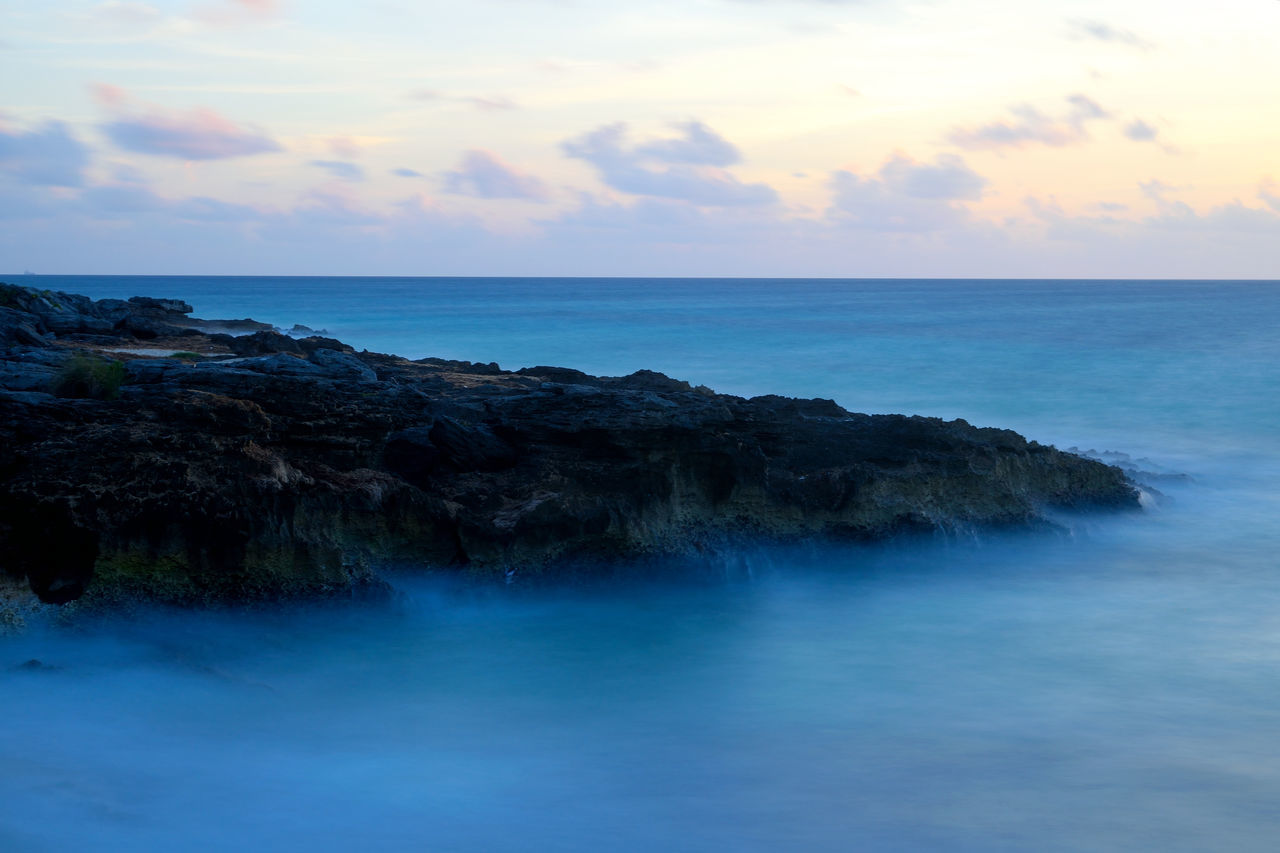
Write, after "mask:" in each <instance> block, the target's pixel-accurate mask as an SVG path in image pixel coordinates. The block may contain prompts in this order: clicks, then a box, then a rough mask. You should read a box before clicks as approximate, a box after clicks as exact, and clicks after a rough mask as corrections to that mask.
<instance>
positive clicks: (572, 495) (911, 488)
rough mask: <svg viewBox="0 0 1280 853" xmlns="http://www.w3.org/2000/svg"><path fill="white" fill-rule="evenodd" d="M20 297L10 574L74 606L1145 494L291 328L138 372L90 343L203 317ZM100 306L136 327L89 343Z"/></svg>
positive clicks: (674, 392)
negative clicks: (114, 376)
mask: <svg viewBox="0 0 1280 853" xmlns="http://www.w3.org/2000/svg"><path fill="white" fill-rule="evenodd" d="M0 308H3V309H4V311H5V312H8V313H3V314H0V330H2V329H4V328H16V327H17V326H18V325H25V326H28V327H30V328H31V329H33V330H35V331H36V332H37V333H38V334H40V335H45V334H49V335H50V336H51V337H52V338H53V340H49V339H44V340H43V342H44V343H45V344H47V345H44V346H36V345H28V346H21V345H18V344H16V343H13V344H11V345H10V346H9V347H8V348H7V349H3V350H0V572H5V573H7V574H9V575H11V576H14V577H18V578H26V579H27V581H28V583H29V584H30V586H31V588H32V589H33V590H34V591H35V592H36V594H37V595H39V596H40V597H41V598H42V599H43V600H45V601H48V602H65V601H69V600H72V599H74V598H77V597H79V596H82V595H87V596H89V597H90V598H91V599H94V600H99V601H112V600H119V599H121V598H132V597H142V598H148V599H155V600H163V601H170V602H176V603H190V604H205V603H214V602H225V601H248V600H273V599H278V598H285V597H295V596H334V595H350V594H352V592H353V591H355V590H363V589H377V588H379V582H378V580H377V578H376V575H375V574H374V571H373V568H374V567H375V566H376V565H377V564H379V563H380V562H390V563H396V564H401V565H407V564H414V565H423V566H433V567H447V566H456V567H462V566H465V567H466V568H467V570H468V571H470V572H472V573H477V574H480V575H484V574H486V573H488V574H492V575H493V576H494V577H496V578H499V579H500V578H503V577H505V576H506V574H507V572H516V573H517V574H518V576H519V577H525V576H527V575H529V574H534V573H538V572H547V573H550V572H554V571H557V570H558V568H559V567H562V566H568V565H575V564H581V563H583V561H584V560H600V559H604V560H606V561H617V560H619V559H628V558H632V557H636V556H640V555H657V554H666V553H681V552H686V551H688V550H689V549H691V548H696V547H697V543H700V542H707V541H721V540H729V539H732V538H734V537H744V536H750V537H765V538H769V539H783V540H785V539H799V538H807V537H813V536H825V537H852V538H859V539H866V538H877V537H884V536H891V535H896V534H898V533H900V532H902V531H904V530H953V529H968V528H970V527H973V526H993V525H1010V524H1015V525H1026V524H1037V523H1042V522H1043V520H1044V518H1045V516H1044V511H1045V510H1046V509H1048V508H1052V507H1110V508H1137V506H1138V502H1137V492H1136V490H1135V489H1134V487H1133V486H1132V484H1131V483H1130V482H1129V481H1128V480H1127V479H1126V478H1125V476H1124V474H1123V472H1121V471H1120V470H1119V469H1117V468H1115V467H1111V466H1109V465H1106V464H1102V463H1100V462H1098V461H1095V460H1090V459H1084V458H1081V457H1080V456H1076V455H1073V454H1069V453H1063V452H1061V451H1058V450H1056V449H1054V448H1051V447H1045V446H1042V445H1039V444H1036V443H1035V442H1029V441H1027V440H1026V439H1025V438H1023V437H1022V436H1020V435H1018V434H1017V433H1013V432H1010V431H1008V430H1000V429H982V428H978V427H974V426H972V425H970V424H968V423H966V422H964V421H950V422H945V421H941V420H938V419H936V418H922V417H903V416H898V415H875V416H871V415H862V414H851V413H849V412H846V411H845V410H843V409H842V408H840V407H839V406H838V405H836V404H835V403H834V402H832V401H830V400H792V399H789V398H785V397H777V396H763V397H756V398H754V399H750V400H745V399H742V398H739V397H732V396H728V395H722V394H715V393H714V392H712V391H710V390H709V389H706V388H692V387H691V386H690V385H689V384H688V383H686V382H682V381H680V380H676V379H672V378H670V377H667V376H664V375H662V374H660V373H654V372H651V371H639V372H637V373H635V374H632V375H631V376H627V377H620V378H607V377H604V378H602V377H593V376H588V375H587V374H584V373H582V372H580V371H576V370H571V369H568V368H553V367H534V368H526V369H523V370H521V371H518V372H515V373H510V372H506V371H503V370H502V369H501V368H499V367H498V365H496V364H493V363H490V364H474V363H471V362H465V361H449V360H444V359H421V360H418V361H407V360H405V359H401V358H397V357H395V356H390V355H380V354H376V353H368V352H361V353H356V352H354V351H353V350H352V349H351V348H350V347H347V346H345V345H342V344H340V343H338V342H335V341H331V340H329V339H324V338H319V337H313V338H308V339H303V340H301V341H295V340H293V339H292V338H289V337H288V336H285V335H280V334H279V333H277V332H274V331H269V330H266V329H259V330H257V332H256V333H255V334H252V335H249V336H246V337H244V338H233V337H229V336H225V335H221V334H215V335H209V336H206V337H201V338H199V339H195V340H193V344H200V345H201V346H202V347H212V348H216V347H217V346H218V345H225V346H226V347H228V348H231V350H232V351H234V352H236V353H237V354H238V356H239V357H231V358H225V359H224V358H204V359H201V360H200V361H198V362H194V363H188V362H184V361H181V360H176V359H169V358H124V359H123V363H122V364H119V363H117V362H114V361H111V360H109V359H103V358H102V357H101V356H100V355H99V353H98V352H96V351H92V349H87V348H91V347H94V346H106V348H110V347H109V345H104V344H102V338H103V337H105V338H107V339H108V340H110V339H111V336H112V335H114V336H115V339H116V340H118V342H119V343H118V344H117V346H119V345H128V343H129V342H130V341H132V337H131V336H130V335H131V333H130V332H128V331H127V330H130V329H139V328H143V321H146V320H155V321H156V322H167V321H165V320H164V319H163V318H165V317H172V316H185V314H183V313H182V312H184V311H189V310H190V308H189V306H187V305H185V303H177V302H174V301H170V300H141V301H139V300H130V301H129V302H127V303H125V302H121V301H119V300H103V301H101V302H96V303H95V302H93V301H91V300H88V299H85V298H84V297H77V296H69V295H66V294H49V293H46V292H43V291H32V290H30V289H27V288H18V287H13V286H0ZM5 318H8V319H5ZM91 321H92V322H91ZM98 321H103V322H109V323H110V324H111V328H112V329H115V330H116V331H114V332H110V333H107V334H106V335H100V334H99V333H89V332H86V331H85V330H86V329H87V328H90V327H93V326H95V325H96V323H97V322H98ZM191 322H196V321H191ZM201 322H203V321H201ZM3 323H7V324H8V325H3ZM153 328H154V327H153ZM60 329H61V330H64V331H58V330H60ZM67 330H70V331H67ZM87 334H94V335H98V336H97V337H94V338H93V339H92V340H93V341H94V343H92V344H91V343H86V342H84V341H83V340H80V341H77V336H84V335H87ZM193 348H194V347H193ZM202 351H208V350H207V349H205V350H202ZM73 360H79V361H84V360H89V361H92V362H93V363H95V364H98V363H111V364H119V367H118V370H119V373H120V374H121V381H120V383H119V387H118V388H116V389H115V391H116V393H114V394H106V393H101V394H83V395H74V396H75V398H68V397H59V396H54V395H52V394H50V393H46V392H47V391H50V390H56V389H58V388H59V387H60V384H59V383H61V382H62V380H63V378H64V377H65V376H66V374H67V372H68V366H69V365H70V364H72V362H73ZM112 369H113V370H115V369H116V368H112ZM63 390H65V389H63Z"/></svg>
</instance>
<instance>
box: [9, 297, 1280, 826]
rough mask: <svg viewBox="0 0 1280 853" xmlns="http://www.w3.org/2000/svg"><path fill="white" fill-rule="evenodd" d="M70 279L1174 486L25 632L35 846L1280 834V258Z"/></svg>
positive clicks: (400, 575)
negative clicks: (371, 594)
mask: <svg viewBox="0 0 1280 853" xmlns="http://www.w3.org/2000/svg"><path fill="white" fill-rule="evenodd" d="M24 283H25V282H24ZM33 283H38V284H39V286H41V287H51V288H55V289H63V290H69V291H76V292H83V293H88V294H90V295H93V296H95V297H103V296H130V295H135V294H146V295H155V296H173V297H179V298H184V299H187V300H188V301H190V302H191V303H193V304H194V305H195V307H196V313H197V314H198V315H200V316H206V317H242V316H246V315H248V316H253V317H255V318H257V319H263V320H267V321H270V322H274V323H278V324H280V325H282V326H285V327H288V326H291V325H293V324H294V323H304V324H306V325H308V326H311V327H313V328H317V329H325V330H326V331H327V332H329V333H330V334H332V335H334V336H336V337H339V338H341V339H343V340H346V341H348V342H350V343H352V344H354V345H356V346H357V347H367V348H369V349H373V350H381V351H393V352H398V353H401V354H404V355H408V356H411V357H420V356H426V355H437V356H444V357H450V358H466V359H469V360H476V361H484V362H488V361H498V362H499V363H501V365H502V366H503V367H505V368H517V367H521V366H528V365H535V364H555V365H563V366H571V367H578V368H581V369H585V370H588V371H590V372H593V373H602V374H609V375H619V374H625V373H630V372H632V371H634V370H636V369H640V368H650V369H656V370H662V371H663V372H666V373H669V374H671V375H673V376H676V377H679V378H682V379H688V380H690V381H692V382H694V383H695V384H698V383H702V384H706V385H709V386H711V387H713V388H715V389H716V390H719V391H724V392H730V393H737V394H747V395H750V394H759V393H783V394H790V395H797V396H821V397H830V398H833V399H835V400H836V401H837V402H839V403H841V404H842V405H844V406H846V408H850V409H854V410H860V411H873V412H892V411H899V412H910V413H920V414H930V415H939V416H943V417H949V418H950V417H964V418H966V419H968V420H970V421H971V422H973V423H976V424H979V425H997V426H1005V427H1011V428H1014V429H1017V430H1019V431H1020V432H1023V433H1025V434H1027V435H1028V436H1029V437H1032V438H1035V439H1038V440H1040V441H1043V442H1046V443H1053V444H1056V445H1058V446H1059V447H1064V448H1065V447H1073V446H1074V447H1079V448H1081V449H1091V450H1094V451H1097V452H1104V451H1109V452H1112V453H1116V454H1126V455H1127V462H1126V464H1131V465H1134V466H1135V467H1137V468H1138V469H1141V471H1143V472H1145V473H1143V474H1141V475H1140V476H1142V477H1143V478H1144V482H1145V484H1146V488H1147V489H1148V490H1149V491H1150V493H1151V500H1149V501H1148V504H1149V505H1148V508H1147V510H1146V511H1144V512H1143V513H1141V514H1137V515H1133V514H1124V515H1118V516H1065V515H1064V516H1060V517H1058V518H1057V521H1058V522H1059V526H1060V529H1059V530H1057V531H1038V532H1024V533H1006V534H1000V535H995V534H991V533H975V534H973V535H967V536H962V537H950V538H935V539H926V540H911V541H900V542H892V543H888V544H886V545H881V546H870V547H853V546H848V547H834V546H829V545H822V544H819V543H809V544H805V545H799V546H795V547H790V548H763V547H757V546H744V547H743V548H741V549H739V550H737V551H734V552H730V553H721V554H716V555H712V556H708V557H706V558H705V559H700V560H687V561H685V562H682V563H679V564H673V565H672V566H668V567H666V568H667V569H668V571H667V573H666V574H667V576H666V577H664V579H662V580H654V581H649V582H641V581H637V580H634V579H632V580H630V581H627V582H618V583H616V584H600V585H594V586H589V587H582V586H575V587H566V588H550V589H547V588H542V589H527V588H524V587H522V586H521V585H519V584H516V585H515V586H513V587H510V588H506V587H504V588H492V587H475V586H470V585H468V584H466V583H463V582H460V581H459V580H458V579H456V578H454V577H452V576H450V575H449V574H448V573H425V572H422V571H412V570H406V569H405V568H403V567H401V568H399V569H396V570H394V571H392V570H389V571H388V575H387V576H388V579H389V580H390V581H391V582H392V584H393V586H394V588H395V589H396V591H397V593H396V595H395V597H394V598H393V599H392V600H390V601H380V602H344V603H340V604H327V605H305V606H303V605H298V606H289V607H282V608H278V609H274V610H257V611H251V612H215V613H191V612H173V611H150V610H140V611H138V612H134V613H131V614H127V615H122V616H118V617H115V618H112V619H106V620H104V619H87V618H74V619H71V620H63V619H56V618H54V619H50V620H47V621H44V622H41V621H39V620H36V621H34V622H33V624H32V625H31V626H30V627H29V629H28V630H27V631H26V632H25V633H23V634H20V635H16V636H9V637H4V638H0V696H3V697H4V699H3V705H2V706H0V707H3V709H4V725H3V726H0V766H2V767H3V768H4V771H5V772H4V773H2V774H0V849H4V850H11V849H12V850H20V851H26V850H36V851H38V850H58V851H61V850H77V851H79V850H97V849H101V850H108V849H111V850H114V849H127V850H177V849H181V850H227V849H237V848H239V849H309V850H330V849H331V850H352V849H360V850H404V849H423V850H428V849H429V850H484V851H503V850H601V849H605V850H636V851H640V850H689V851H701V850H706V851H711V850H717V851H718V850H750V851H755V850H760V851H764V850H831V851H836V850H841V851H843V850H854V849H863V850H917V849H921V850H947V851H953V850H974V851H980V850H981V851H986V850H1147V849H1160V850H1188V851H1189V850H1205V849H1230V850H1245V851H1249V850H1258V851H1262V850H1271V849H1273V848H1274V845H1275V841H1274V839H1275V838H1276V837H1277V835H1278V834H1280V805H1277V804H1278V803H1280V754H1278V753H1280V560H1278V559H1277V557H1276V555H1277V554H1280V522H1277V518H1280V512H1278V511H1280V497H1278V495H1280V490H1277V488H1276V485H1277V475H1280V453H1278V451H1280V431H1278V430H1277V429H1276V424H1277V423H1280V417H1278V416H1280V368H1277V365H1280V336H1277V335H1276V334H1275V330H1276V329H1277V328H1280V286H1277V285H1276V284H1273V283H1224V282H980V281H900V282H874V281H872V282H868V281H848V282H839V281H785V282H781V281H772V282H770V281H729V280H719V281H671V280H667V281H640V280H582V279H574V280H501V279H489V280H462V279H452V280H451V279H248V278H245V279H199V278H125V279H122V278H90V277H65V278H60V277H53V276H41V277H38V278H37V279H35V280H34V282H33ZM1108 458H1113V459H1125V457H1120V456H1112V457H1108ZM30 659H38V660H40V661H41V662H42V663H43V664H44V666H43V667H41V668H20V665H21V664H22V663H23V662H24V661H27V660H30Z"/></svg>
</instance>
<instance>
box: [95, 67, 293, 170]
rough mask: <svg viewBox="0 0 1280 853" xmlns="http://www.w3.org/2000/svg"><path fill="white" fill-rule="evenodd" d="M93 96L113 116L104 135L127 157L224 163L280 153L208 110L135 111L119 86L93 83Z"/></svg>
mask: <svg viewBox="0 0 1280 853" xmlns="http://www.w3.org/2000/svg"><path fill="white" fill-rule="evenodd" d="M93 92H94V95H95V97H96V98H97V100H98V102H99V103H100V104H102V106H103V107H105V108H106V109H107V110H108V111H109V112H111V113H112V120H111V121H108V122H107V123H105V124H103V125H102V130H103V132H104V133H106V135H107V137H108V138H109V139H110V140H111V141H112V142H114V143H115V144H116V145H118V146H119V147H121V148H124V149H126V150H128V151H136V152H138V153H139V154H151V155H153V156H157V157H176V158H179V159H182V160H225V159H229V158H232V157H246V156H249V155H251V154H264V153H268V152H272V151H280V150H282V149H281V146H280V143H278V142H276V141H275V140H274V139H272V138H271V137H269V136H267V135H266V134H265V133H264V132H263V131H261V130H259V129H257V128H254V127H251V126H248V125H242V124H237V123H235V122H233V121H231V120H230V119H228V118H226V117H224V116H222V115H220V114H218V113H216V112H214V111H213V110H211V109H206V108H203V107H197V108H196V109H192V110H185V111H183V110H166V109H163V108H162V107H158V106H147V107H143V108H142V109H141V110H140V109H138V108H135V107H133V106H132V101H131V100H130V99H129V96H128V93H126V92H125V91H124V90H123V89H121V88H119V87H118V86H112V85H110V84H106V83H98V84H95V85H94V87H93ZM140 106H141V105H140Z"/></svg>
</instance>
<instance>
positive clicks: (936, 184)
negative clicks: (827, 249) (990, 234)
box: [828, 154, 987, 233]
mask: <svg viewBox="0 0 1280 853" xmlns="http://www.w3.org/2000/svg"><path fill="white" fill-rule="evenodd" d="M828 185H829V186H830V188H831V190H832V192H833V194H834V199H833V205H832V207H831V209H830V210H828V217H829V218H830V219H831V220H832V221H834V222H838V223H842V224H845V225H851V226H853V227H856V228H860V229H869V230H874V231H896V232H916V233H921V232H928V231H938V230H942V229H946V228H951V227H954V226H957V225H961V224H964V223H965V222H966V221H967V220H968V218H969V211H968V209H967V208H965V207H963V206H962V205H958V204H955V202H958V201H967V200H972V199H977V198H979V197H981V195H982V190H983V188H984V187H986V185H987V180H986V178H983V177H982V176H981V175H979V174H978V173H976V172H974V171H973V170H972V169H970V168H969V167H968V166H967V165H966V164H965V162H964V160H962V159H961V158H959V157H956V156H955V155H948V154H943V155H941V156H939V157H938V158H937V159H935V160H934V162H933V163H932V164H924V163H917V162H915V161H914V160H911V159H910V158H908V157H905V156H903V155H901V154H899V155H896V156H894V157H893V158H892V159H890V160H889V161H888V162H887V163H885V164H884V165H883V166H881V167H880V171H879V172H878V173H877V177H859V176H858V175H856V174H854V173H853V172H849V171H839V172H835V173H833V174H832V176H831V180H830V182H829V184H828Z"/></svg>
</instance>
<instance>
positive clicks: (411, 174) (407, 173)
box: [391, 169, 426, 178]
mask: <svg viewBox="0 0 1280 853" xmlns="http://www.w3.org/2000/svg"><path fill="white" fill-rule="evenodd" d="M391 174H393V175H396V176H398V177H401V178H425V177H426V175H424V174H422V173H421V172H419V171H417V170H415V169H392V170H391Z"/></svg>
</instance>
